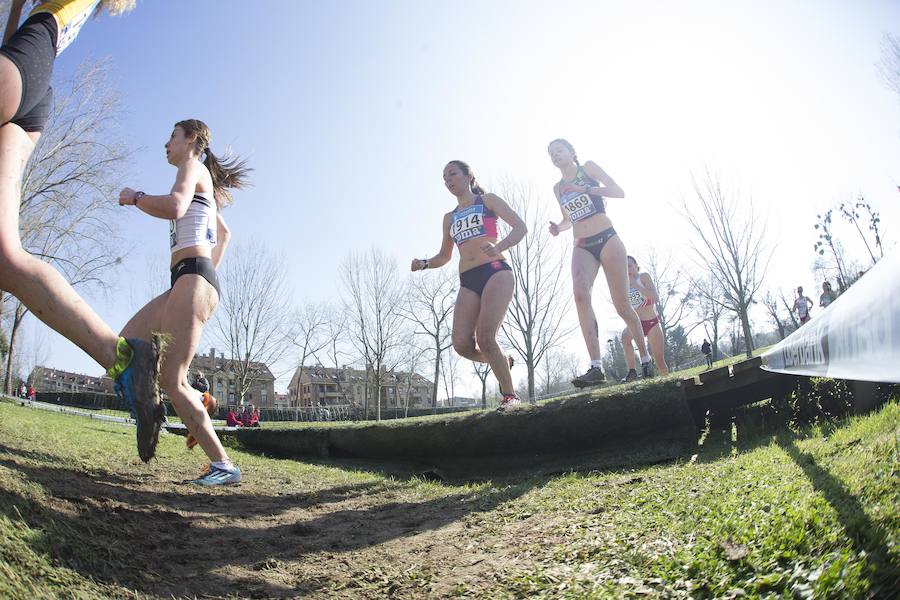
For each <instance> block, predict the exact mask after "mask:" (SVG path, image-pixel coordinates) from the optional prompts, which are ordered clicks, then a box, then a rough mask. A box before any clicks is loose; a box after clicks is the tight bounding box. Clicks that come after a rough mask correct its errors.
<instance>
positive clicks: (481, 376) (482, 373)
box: [472, 362, 491, 409]
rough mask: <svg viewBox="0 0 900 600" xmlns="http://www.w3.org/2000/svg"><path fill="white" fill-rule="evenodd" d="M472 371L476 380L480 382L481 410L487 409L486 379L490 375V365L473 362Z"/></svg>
mask: <svg viewBox="0 0 900 600" xmlns="http://www.w3.org/2000/svg"><path fill="white" fill-rule="evenodd" d="M472 369H473V370H474V371H475V376H476V377H477V378H478V381H480V382H481V408H482V409H486V408H487V379H488V375H490V374H491V365H489V364H488V363H480V362H473V363H472Z"/></svg>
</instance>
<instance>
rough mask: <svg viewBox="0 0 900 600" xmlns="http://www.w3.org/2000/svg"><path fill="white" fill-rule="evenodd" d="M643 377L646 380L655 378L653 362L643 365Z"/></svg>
mask: <svg viewBox="0 0 900 600" xmlns="http://www.w3.org/2000/svg"><path fill="white" fill-rule="evenodd" d="M641 377H643V378H644V379H649V378H651V377H653V362H652V361H649V360H648V361H647V362H645V363H641Z"/></svg>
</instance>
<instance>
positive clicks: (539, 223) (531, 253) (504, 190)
mask: <svg viewBox="0 0 900 600" xmlns="http://www.w3.org/2000/svg"><path fill="white" fill-rule="evenodd" d="M501 195H502V196H503V197H504V198H505V199H506V201H507V202H508V203H509V204H510V206H512V207H513V209H514V210H515V211H516V212H517V213H518V214H519V216H521V217H522V220H523V221H525V223H526V225H527V226H528V233H527V234H526V235H525V238H524V239H523V240H522V241H521V242H519V243H518V244H517V245H515V246H513V247H512V248H510V249H509V252H508V254H509V264H510V266H511V267H512V270H513V274H514V275H515V277H516V288H515V292H514V293H513V298H512V302H511V303H510V308H509V314H508V315H507V318H506V320H504V322H503V324H502V326H501V328H502V332H503V336H504V339H505V340H506V343H507V344H508V345H509V346H510V347H512V348H513V349H514V350H515V351H516V353H517V354H518V355H519V356H520V357H521V358H522V361H523V362H524V364H525V368H526V369H527V370H528V397H529V399H530V401H531V402H534V396H535V393H534V389H535V369H537V368H538V365H539V364H540V363H541V360H542V359H543V358H544V355H545V354H546V353H547V352H549V351H550V350H551V349H553V348H554V347H556V346H558V345H560V344H563V343H564V342H565V340H566V338H568V337H569V335H570V334H571V333H572V331H574V329H575V327H574V326H573V325H571V324H569V323H567V322H566V316H567V314H568V311H567V306H566V304H565V302H563V300H562V299H563V298H564V297H566V285H567V283H568V280H567V278H566V277H565V272H566V266H567V265H568V256H569V255H568V248H567V247H565V246H563V248H564V250H562V251H561V252H554V248H553V246H554V239H553V238H552V237H551V236H550V235H548V234H547V228H546V224H547V222H548V220H549V219H548V218H547V215H546V213H545V212H544V211H543V210H542V209H541V208H539V207H540V206H541V205H540V203H539V202H538V201H537V198H536V197H535V193H534V189H533V188H532V187H530V186H525V185H522V184H517V183H514V182H506V183H505V184H503V185H502V186H501Z"/></svg>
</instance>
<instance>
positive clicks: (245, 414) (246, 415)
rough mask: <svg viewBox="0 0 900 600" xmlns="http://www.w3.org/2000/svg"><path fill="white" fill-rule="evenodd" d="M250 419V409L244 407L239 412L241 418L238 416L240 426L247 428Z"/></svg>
mask: <svg viewBox="0 0 900 600" xmlns="http://www.w3.org/2000/svg"><path fill="white" fill-rule="evenodd" d="M250 417H251V415H250V407H249V406H245V407H244V410H243V411H242V412H241V416H240V419H241V424H242V425H243V426H244V427H249V426H250Z"/></svg>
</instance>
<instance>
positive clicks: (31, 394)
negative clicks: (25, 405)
mask: <svg viewBox="0 0 900 600" xmlns="http://www.w3.org/2000/svg"><path fill="white" fill-rule="evenodd" d="M35 396H36V394H35V393H34V386H33V385H29V386H28V399H29V400H31V401H32V402H34V398H35Z"/></svg>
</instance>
